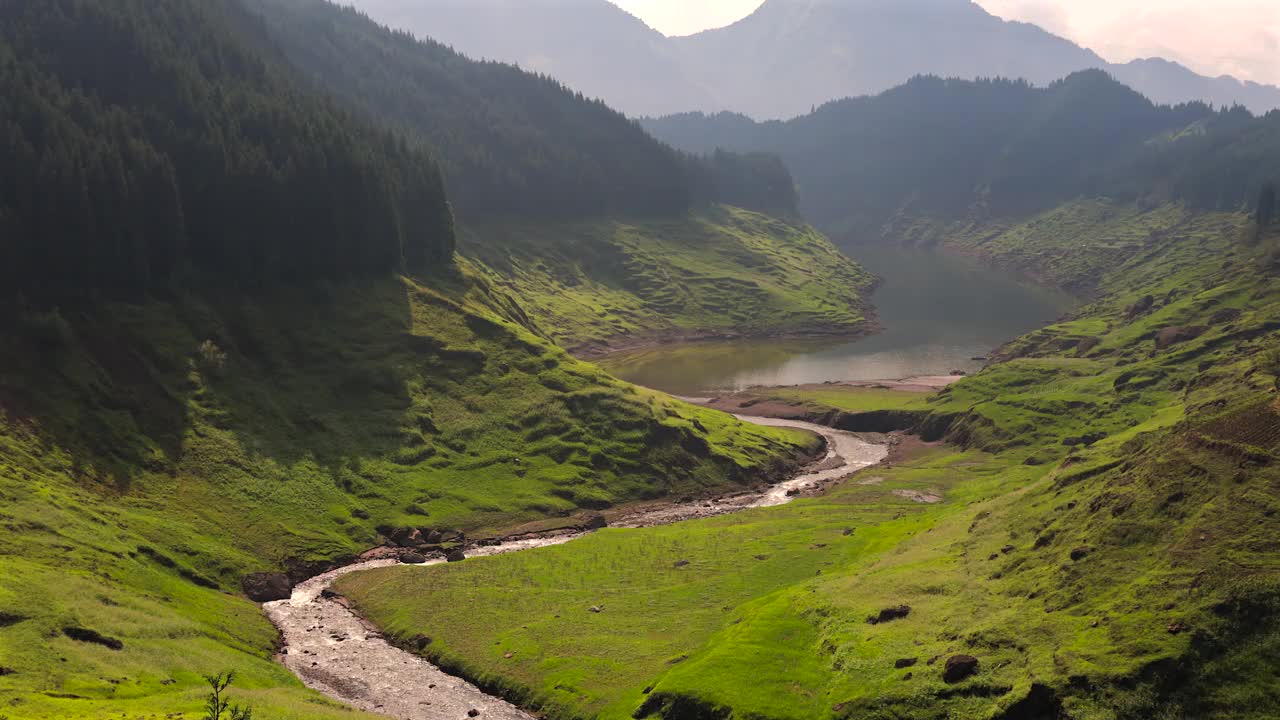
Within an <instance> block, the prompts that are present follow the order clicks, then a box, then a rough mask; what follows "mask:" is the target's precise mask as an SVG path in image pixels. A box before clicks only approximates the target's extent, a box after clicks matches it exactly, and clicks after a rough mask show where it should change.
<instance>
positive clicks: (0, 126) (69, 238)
mask: <svg viewBox="0 0 1280 720" xmlns="http://www.w3.org/2000/svg"><path fill="white" fill-rule="evenodd" d="M255 23H256V21H255V20H254V19H253V18H252V16H250V15H248V14H247V13H245V11H244V9H243V7H241V6H240V5H239V4H238V2H236V0H165V2H162V3H157V2H151V1H150V0H42V1H41V2H38V3H34V2H6V3H0V165H2V166H3V167H4V168H5V172H4V173H2V174H0V268H2V269H0V273H3V277H2V281H3V283H4V287H5V288H6V291H5V292H6V293H7V294H10V295H12V294H13V293H21V294H22V295H24V296H25V297H28V298H32V299H38V298H42V297H43V298H66V297H73V296H82V295H88V294H96V293H102V292H105V293H110V294H115V295H122V296H138V295H142V294H146V293H149V292H155V291H162V290H164V289H166V288H168V287H171V286H172V284H173V283H175V281H180V280H181V279H182V278H183V277H185V276H188V275H190V274H193V273H200V274H207V275H211V276H216V277H219V278H221V279H223V280H227V281H230V282H234V283H236V284H240V285H244V286H261V285H265V284H270V283H278V282H303V281H308V280H311V279H314V278H338V277H344V276H349V275H354V274H367V273H379V272H386V271H389V270H392V269H401V268H410V269H414V270H423V269H428V268H430V267H432V266H435V265H439V264H442V263H448V262H450V260H451V257H452V253H453V247H454V237H453V221H452V215H451V211H450V207H449V204H448V202H447V200H446V197H445V193H444V187H443V180H442V176H441V172H440V169H439V167H438V165H437V163H436V162H435V160H434V159H433V158H432V157H431V156H430V154H429V153H427V152H425V151H423V150H422V149H420V148H416V147H412V146H411V145H410V144H409V143H408V142H407V141H405V140H404V139H403V138H401V137H398V136H397V135H396V134H394V133H392V132H390V131H387V130H384V129H379V128H377V127H376V126H374V125H372V124H370V123H369V122H367V121H364V120H361V119H359V118H357V117H355V116H353V115H352V114H351V113H350V112H348V111H346V110H343V109H341V108H340V107H338V106H337V104H336V103H334V102H332V101H331V100H328V99H326V98H324V97H322V96H320V95H319V94H317V93H315V92H311V91H308V90H307V89H306V88H303V87H301V86H300V85H299V84H298V83H297V82H296V80H295V79H294V78H293V77H291V71H290V70H289V69H288V68H287V67H285V66H283V65H282V64H281V63H280V62H279V61H278V59H277V58H276V57H275V56H273V54H272V53H271V52H270V51H269V50H266V49H264V48H263V46H262V45H261V44H260V43H258V42H257V38H258V36H255V34H254V32H255V30H254V28H255Z"/></svg>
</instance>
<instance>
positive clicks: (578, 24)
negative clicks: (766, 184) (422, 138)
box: [344, 0, 707, 114]
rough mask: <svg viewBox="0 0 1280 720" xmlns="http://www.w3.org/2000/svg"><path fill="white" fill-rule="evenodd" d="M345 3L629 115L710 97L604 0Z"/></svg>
mask: <svg viewBox="0 0 1280 720" xmlns="http://www.w3.org/2000/svg"><path fill="white" fill-rule="evenodd" d="M344 4H347V5H351V6H353V7H356V8H358V9H360V10H362V11H364V12H366V13H368V14H369V15H370V16H371V17H373V18H374V19H375V20H378V21H379V22H382V23H386V24H388V25H390V26H391V27H394V28H398V29H402V30H407V31H409V32H412V33H413V34H414V35H417V36H418V37H420V38H433V39H435V40H438V41H440V42H443V43H444V44H446V45H450V46H452V47H453V48H454V49H456V50H458V51H459V52H461V53H464V54H466V55H469V56H471V57H473V58H477V59H487V60H498V61H501V62H508V63H514V64H516V65H519V66H520V67H521V68H522V69H524V70H528V71H530V72H536V73H540V74H544V75H549V76H551V77H554V78H556V79H557V80H559V81H561V82H563V83H565V84H566V85H568V86H570V87H572V88H573V89H575V90H578V91H580V92H582V93H584V94H585V95H587V96H588V97H596V98H604V99H605V100H606V102H609V104H610V105H611V106H613V107H616V108H618V109H619V110H622V111H625V112H627V113H630V114H638V113H640V112H650V113H672V112H680V111H683V110H688V109H690V108H695V107H702V106H703V101H704V100H705V99H706V97H707V94H706V91H705V90H704V89H702V88H700V87H698V86H697V85H696V84H695V83H693V82H692V81H691V80H690V79H689V77H688V75H687V73H686V72H685V70H684V68H683V66H682V64H681V61H680V58H679V57H678V56H677V54H676V48H675V47H674V46H673V45H672V44H671V43H670V42H669V41H668V40H667V38H666V37H665V36H663V35H662V34H661V33H659V32H658V31H656V30H654V29H652V28H650V27H649V26H648V25H645V24H644V23H643V22H642V21H640V20H639V19H637V18H635V17H633V16H632V15H630V14H628V13H626V12H625V11H623V10H621V9H620V8H618V7H617V6H616V5H614V4H612V3H610V2H606V1H605V0H481V1H480V2H476V1H475V0H353V1H352V2H346V3H344ZM624 86H625V88H627V89H626V90H623V89H622V88H623V87H624Z"/></svg>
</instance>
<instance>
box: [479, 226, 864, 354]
mask: <svg viewBox="0 0 1280 720" xmlns="http://www.w3.org/2000/svg"><path fill="white" fill-rule="evenodd" d="M460 250H461V252H462V253H464V254H465V255H467V256H468V257H472V258H475V259H476V260H477V261H479V262H480V263H482V264H483V266H484V267H485V268H486V269H487V271H488V272H487V277H488V278H489V279H490V280H491V281H492V282H493V283H494V284H495V285H496V286H498V287H501V288H502V289H504V290H506V291H507V292H509V293H510V294H511V295H513V296H514V297H518V298H520V305H521V307H522V308H523V309H524V311H525V312H527V313H528V314H529V315H530V316H531V317H532V318H533V319H534V320H535V321H537V322H538V323H539V324H540V325H541V326H542V327H543V328H544V329H546V331H547V332H548V334H549V335H550V337H551V339H553V340H554V341H555V342H557V343H558V344H560V345H562V346H564V347H567V348H571V349H583V350H588V351H589V350H593V349H600V348H602V347H607V346H608V345H609V344H610V343H611V342H612V343H621V344H627V343H628V341H630V342H636V341H637V340H639V341H643V340H645V339H646V338H654V337H664V336H667V337H703V336H716V335H724V334H729V335H733V336H740V335H748V336H750V335H763V336H767V335H805V334H842V335H854V334H858V333H863V332H867V331H868V330H870V329H871V328H870V325H869V316H870V305H869V303H868V301H867V296H868V295H870V291H871V289H872V287H873V286H874V284H875V278H874V277H872V276H871V275H870V274H869V273H867V272H866V271H865V270H864V269H862V268H861V267H860V266H858V265H857V264H856V263H854V262H853V261H852V260H850V259H849V258H847V257H846V256H844V255H843V254H841V253H840V251H839V250H837V249H836V248H835V246H834V245H832V244H831V242H830V241H829V240H828V239H827V238H826V237H824V236H823V235H822V234H821V233H819V232H817V231H816V230H814V229H813V228H811V227H808V226H806V225H804V224H802V223H800V222H799V221H791V220H783V219H778V218H775V217H771V216H768V215H763V214H760V213H756V212H752V211H749V210H743V209H740V208H733V207H727V206H715V207H713V208H710V209H708V210H704V211H700V212H699V213H695V214H693V215H691V216H690V217H686V218H674V219H669V220H661V219H658V220H654V219H648V220H635V221H622V220H608V221H592V222H576V223H559V224H556V223H544V224H531V223H507V224H503V223H497V222H495V223H491V224H479V225H475V226H474V227H468V228H464V229H463V232H462V237H461V240H460Z"/></svg>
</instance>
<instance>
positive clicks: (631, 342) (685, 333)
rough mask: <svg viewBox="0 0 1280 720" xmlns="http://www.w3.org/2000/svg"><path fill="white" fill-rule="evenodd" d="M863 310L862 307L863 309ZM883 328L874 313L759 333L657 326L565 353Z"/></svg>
mask: <svg viewBox="0 0 1280 720" xmlns="http://www.w3.org/2000/svg"><path fill="white" fill-rule="evenodd" d="M864 312H866V311H864ZM882 332H884V327H883V326H881V325H880V322H879V321H878V320H877V319H876V317H875V315H874V314H869V316H868V317H867V320H866V321H865V322H864V323H862V324H861V325H858V326H857V327H848V326H831V327H829V328H824V327H817V328H812V329H809V330H777V331H765V332H759V333H738V332H730V331H721V330H658V331H651V332H642V333H637V334H634V335H616V336H613V337H610V338H606V339H604V340H597V341H592V342H587V343H582V344H580V345H574V346H572V347H570V348H569V349H568V350H569V354H570V355H573V356H574V357H576V358H578V359H579V360H586V361H588V362H590V361H594V360H601V359H604V358H607V357H609V356H610V355H619V354H623V353H631V352H640V351H643V350H652V349H653V348H658V347H664V346H667V345H681V344H695V345H696V344H698V343H715V342H736V341H740V340H777V341H793V342H796V341H806V340H807V341H815V342H817V341H828V340H829V341H840V342H853V341H855V340H862V339H864V338H868V337H871V336H873V335H879V334H880V333H882Z"/></svg>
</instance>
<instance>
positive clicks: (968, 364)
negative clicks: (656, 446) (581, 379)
mask: <svg viewBox="0 0 1280 720" xmlns="http://www.w3.org/2000/svg"><path fill="white" fill-rule="evenodd" d="M847 252H848V253H849V254H850V255H851V256H852V257H853V258H854V259H855V260H857V261H858V262H860V263H862V264H863V265H864V266H866V267H867V268H868V269H869V270H871V271H872V272H874V273H876V274H877V275H879V276H881V277H882V278H883V279H884V283H883V285H882V286H881V287H880V289H879V290H878V291H877V292H876V294H875V297H874V303H875V305H876V309H877V312H878V314H879V319H880V323H881V325H883V326H884V332H883V333H881V334H879V335H874V336H871V337H868V338H863V339H860V340H855V341H841V340H834V341H833V340H831V339H826V340H822V341H808V340H801V341H797V340H741V341H732V342H697V343H678V344H672V345H667V346H662V347H657V348H651V349H646V350H641V351H637V352H632V353H622V354H618V355H613V356H610V357H607V358H604V359H603V360H601V361H600V364H601V365H602V366H603V367H605V368H606V369H608V370H609V371H610V372H612V373H613V374H615V375H617V376H618V377H620V378H622V379H624V380H628V381H630V382H633V383H636V384H639V385H644V386H646V387H652V388H655V389H659V390H664V391H666V392H670V393H674V394H678V395H698V394H703V393H709V392H723V391H727V390H739V389H743V388H746V387H750V386H753V385H803V384H809V383H822V382H827V381H849V380H889V379H899V378H906V377H914V376H920V375H948V374H950V373H952V372H953V371H963V372H975V371H977V370H979V369H981V368H982V366H983V361H982V360H981V359H975V358H982V357H985V356H986V355H987V354H989V353H990V352H991V351H992V350H993V349H995V348H996V347H998V346H1000V345H1002V344H1004V343H1005V342H1008V341H1009V340H1012V339H1014V338H1016V337H1018V336H1019V335H1022V334H1024V333H1027V332H1029V331H1031V330H1034V329H1036V328H1038V327H1042V326H1044V325H1046V324H1048V323H1050V322H1052V321H1054V320H1055V319H1057V318H1058V317H1059V316H1061V315H1062V314H1063V313H1064V312H1066V311H1067V310H1068V309H1070V308H1071V306H1072V299H1071V297H1070V296H1068V295H1066V294H1065V293H1061V292H1056V291H1053V290H1048V289H1045V288H1042V287H1039V286H1036V285H1034V284H1032V283H1030V282H1027V281H1025V280H1022V279H1020V278H1017V277H1014V276H1012V275H1010V274H1007V273H1004V272H1000V271H998V270H993V269H991V268H987V267H984V266H982V265H980V264H978V263H977V262H976V261H973V260H970V259H968V258H961V257H955V256H950V255H943V254H941V253H935V252H931V251H910V250H901V249H894V248H867V247H855V248H851V249H847Z"/></svg>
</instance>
